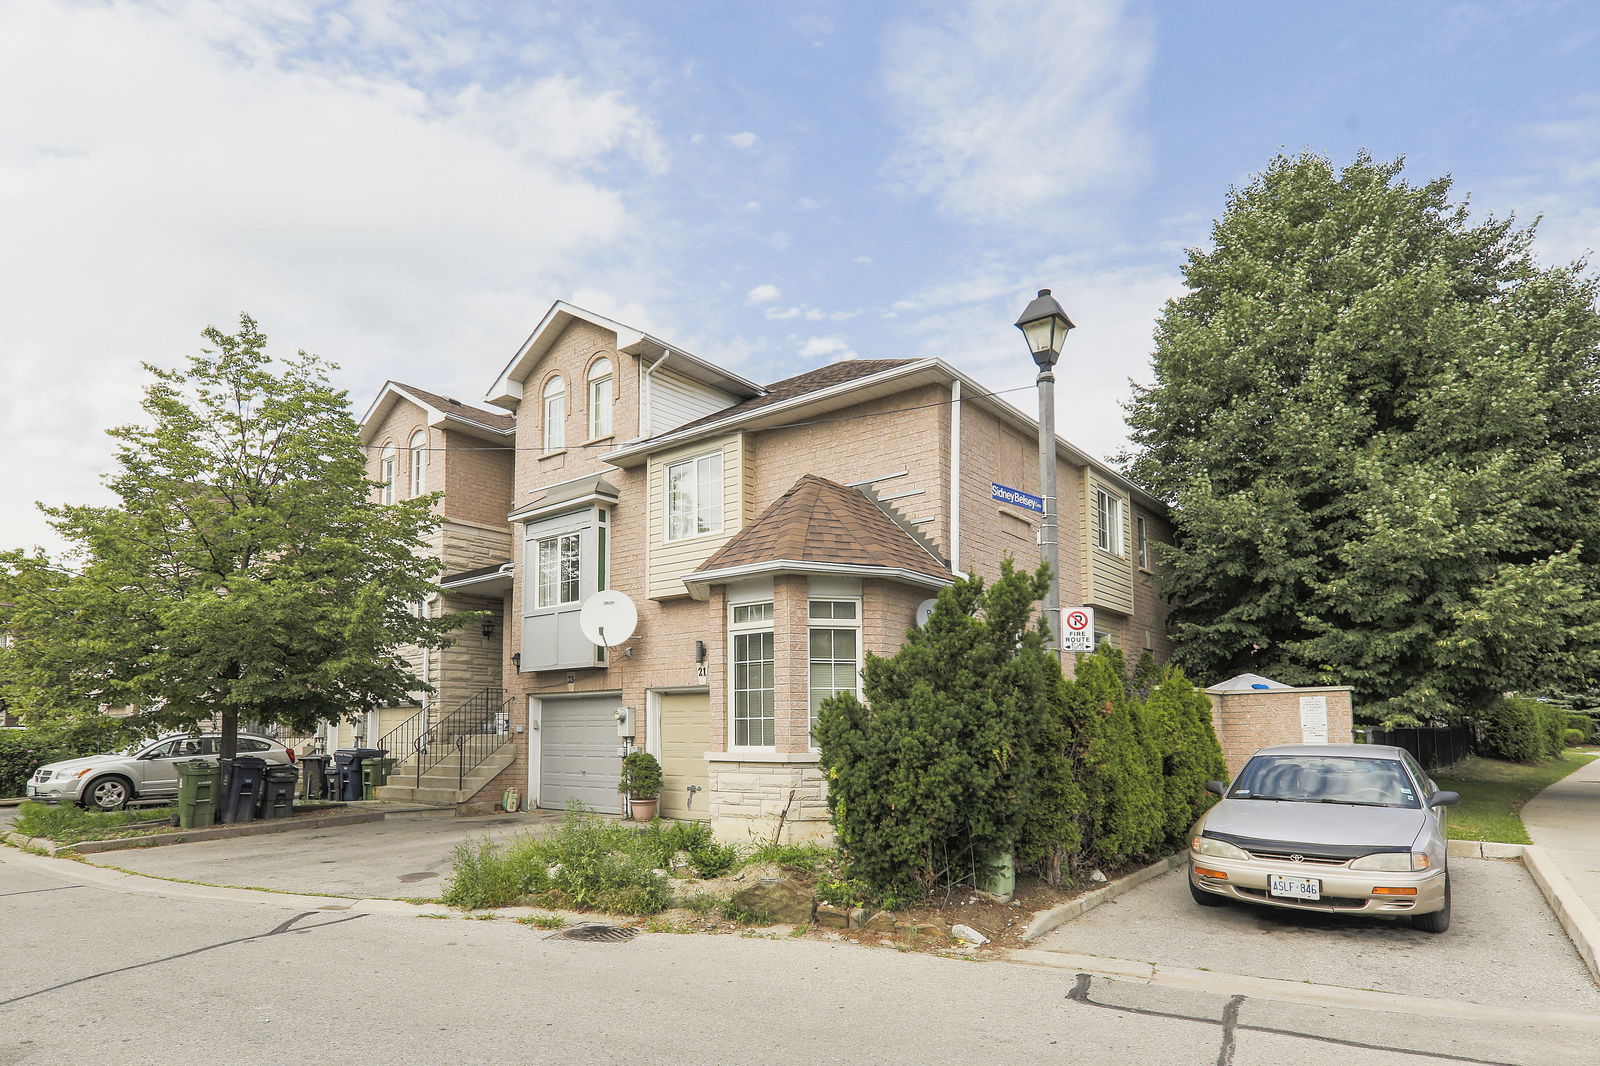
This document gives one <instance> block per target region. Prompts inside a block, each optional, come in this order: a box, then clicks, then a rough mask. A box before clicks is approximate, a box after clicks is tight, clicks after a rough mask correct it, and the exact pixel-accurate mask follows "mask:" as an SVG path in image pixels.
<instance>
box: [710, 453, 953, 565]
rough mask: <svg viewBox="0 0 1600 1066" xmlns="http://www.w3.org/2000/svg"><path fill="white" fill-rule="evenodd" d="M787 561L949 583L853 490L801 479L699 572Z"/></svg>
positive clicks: (929, 558)
mask: <svg viewBox="0 0 1600 1066" xmlns="http://www.w3.org/2000/svg"><path fill="white" fill-rule="evenodd" d="M779 559H788V560H793V561H796V562H807V563H837V564H843V565H846V566H883V567H892V568H896V569H902V570H910V571H913V572H914V573H918V574H927V575H929V576H930V577H938V578H943V579H944V580H946V581H949V580H952V579H953V577H954V575H952V574H951V573H950V571H949V569H948V568H946V567H945V565H944V564H943V563H941V562H940V561H939V560H937V559H935V558H934V557H933V556H932V555H929V554H928V552H927V550H926V549H924V548H923V547H922V545H920V544H918V543H917V542H916V541H915V540H914V539H913V538H912V536H911V534H909V533H907V532H906V531H905V530H904V529H902V528H900V526H899V525H898V524H896V523H895V521H894V519H892V518H890V517H889V516H888V515H887V514H885V513H884V511H883V509H882V508H881V507H879V506H878V505H877V504H876V503H874V502H873V501H871V500H870V499H868V498H867V497H866V495H865V494H863V493H861V492H859V491H857V490H856V489H852V488H847V487H845V486H844V485H840V484H838V483H837V482H834V481H829V480H828V479H827V478H823V477H818V476H817V475H815V474H807V475H805V476H804V477H802V478H801V479H800V480H799V481H797V482H795V484H794V487H793V488H791V489H790V490H789V491H788V492H786V493H784V494H783V495H782V496H780V497H778V499H777V500H776V501H775V502H774V503H773V504H772V506H770V507H768V508H767V509H766V510H765V511H763V512H762V513H761V514H760V515H759V516H757V518H756V520H755V521H754V522H751V523H750V524H749V525H748V526H746V527H745V528H744V529H742V530H740V531H739V533H738V534H737V535H736V536H735V537H734V538H733V539H732V540H730V541H728V543H726V544H724V545H723V546H722V547H721V548H720V549H719V550H718V551H717V552H716V554H714V555H713V556H711V558H709V559H707V560H706V561H705V563H704V564H703V565H701V567H700V571H709V570H722V569H725V568H727V567H734V566H745V565H750V564H755V563H765V562H772V561H774V560H779Z"/></svg>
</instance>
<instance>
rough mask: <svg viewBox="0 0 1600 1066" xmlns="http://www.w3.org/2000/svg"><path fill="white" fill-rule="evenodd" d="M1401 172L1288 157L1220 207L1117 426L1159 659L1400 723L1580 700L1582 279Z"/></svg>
mask: <svg viewBox="0 0 1600 1066" xmlns="http://www.w3.org/2000/svg"><path fill="white" fill-rule="evenodd" d="M1401 169H1402V165H1401V163H1400V162H1393V163H1378V162H1374V161H1373V160H1371V159H1370V158H1368V157H1366V156H1365V155H1363V156H1360V157H1358V158H1357V159H1356V160H1355V161H1354V162H1352V163H1351V164H1350V165H1349V166H1347V167H1345V168H1344V169H1342V170H1340V169H1338V168H1336V167H1334V166H1333V165H1332V164H1331V163H1330V162H1329V161H1328V160H1327V159H1325V158H1322V157H1320V156H1317V155H1312V154H1303V155H1298V156H1293V157H1279V158H1277V159H1275V160H1273V162H1272V164H1271V165H1270V166H1269V167H1268V168H1267V170H1266V171H1265V172H1264V173H1263V174H1261V175H1260V176H1258V177H1257V178H1256V179H1254V180H1253V181H1251V182H1250V183H1249V184H1248V185H1246V186H1245V187H1244V188H1242V189H1235V190H1233V191H1232V192H1231V193H1230V195H1229V199H1228V204H1227V209H1226V211H1225V213H1224V214H1223V217H1222V218H1221V220H1220V221H1218V222H1217V223H1216V225H1215V227H1214V229H1213V231H1212V247H1211V249H1210V250H1196V251H1192V252H1191V253H1190V254H1189V257H1188V261H1187V263H1186V265H1185V267H1184V278H1185V281H1186V282H1187V284H1188V288H1189V292H1188V293H1187V294H1186V295H1185V296H1183V297H1181V298H1179V299H1177V300H1174V301H1172V302H1170V303H1169V304H1168V305H1167V307H1166V309H1165V311H1164V313H1163V315H1162V318H1161V321H1160V323H1159V325H1158V328H1157V333H1156V348H1155V359H1154V363H1155V382H1154V384H1153V385H1151V386H1149V387H1144V388H1138V389H1136V390H1135V395H1134V398H1133V400H1132V402H1131V403H1130V405H1129V424H1130V426H1131V431H1132V439H1133V441H1134V445H1135V447H1134V451H1133V453H1132V456H1131V457H1132V459H1133V462H1132V466H1131V469H1132V472H1133V475H1134V477H1135V478H1136V479H1137V480H1138V481H1140V482H1141V483H1142V484H1144V485H1146V486H1148V487H1149V488H1150V489H1151V490H1152V491H1154V492H1155V493H1157V494H1158V495H1160V496H1162V497H1164V498H1165V499H1167V500H1169V501H1170V502H1171V503H1173V504H1174V511H1173V519H1174V523H1175V537H1174V539H1175V544H1174V546H1173V547H1172V548H1171V549H1170V550H1167V551H1166V552H1165V553H1164V554H1165V562H1166V564H1167V565H1166V570H1167V588H1168V591H1169V592H1171V593H1172V594H1174V596H1175V599H1176V602H1177V604H1178V606H1177V609H1176V611H1175V613H1174V615H1173V623H1174V625H1175V627H1176V633H1177V636H1178V637H1179V640H1180V642H1181V644H1180V651H1179V655H1178V659H1179V661H1180V662H1181V663H1182V664H1183V665H1184V666H1185V667H1186V668H1187V669H1188V670H1189V671H1190V673H1191V674H1192V675H1194V676H1196V677H1198V678H1199V679H1201V680H1202V682H1203V683H1204V682H1206V681H1214V680H1217V679H1219V678H1221V677H1225V676H1228V675H1230V674H1233V673H1237V672H1240V671H1245V670H1249V671H1254V672H1258V673H1263V674H1268V675H1270V676H1273V677H1275V678H1277V679H1279V680H1282V681H1286V682H1290V683H1319V682H1322V683H1328V682H1336V683H1347V684H1351V685H1353V686H1354V687H1355V690H1356V697H1357V705H1358V706H1361V707H1364V708H1365V709H1366V710H1367V711H1368V712H1369V713H1370V714H1372V715H1373V717H1375V718H1378V719H1380V720H1384V721H1387V722H1390V723H1396V724H1398V723H1413V722H1416V721H1419V720H1425V719H1430V718H1434V717H1441V716H1449V715H1452V714H1454V713H1457V712H1459V711H1460V710H1462V709H1465V708H1477V707H1482V706H1485V705H1486V704H1487V703H1488V702H1489V701H1490V700H1491V699H1493V698H1494V696H1495V695H1496V694H1497V693H1499V692H1502V691H1507V690H1519V689H1532V688H1535V687H1548V686H1551V685H1556V686H1570V687H1588V685H1587V684H1586V680H1587V679H1588V678H1591V677H1593V676H1594V667H1595V663H1596V652H1597V650H1600V624H1597V623H1600V596H1597V595H1596V593H1597V591H1600V590H1597V574H1600V570H1597V569H1596V565H1595V564H1596V563H1597V562H1600V555H1597V552H1600V530H1597V528H1596V526H1597V524H1600V508H1596V506H1595V500H1596V499H1597V498H1600V447H1597V444H1600V387H1597V386H1600V380H1597V359H1596V353H1597V343H1600V316H1597V314H1596V310H1595V297H1596V282H1595V279H1594V278H1593V277H1592V276H1590V275H1588V274H1587V272H1586V269H1585V267H1584V265H1583V264H1581V263H1579V264H1573V265H1570V266H1563V267H1554V268H1541V267H1539V266H1537V265H1536V264H1535V263H1534V261H1533V259H1532V257H1531V254H1530V248H1531V241H1532V236H1533V234H1532V230H1531V229H1525V230H1519V229H1515V228H1513V225H1512V223H1511V222H1510V221H1505V220H1488V221H1482V222H1475V221H1473V220H1472V219H1471V218H1470V217H1469V215H1468V212H1467V209H1466V207H1465V206H1464V205H1462V204H1458V203H1452V202H1451V200H1450V198H1449V191H1450V181H1449V180H1448V179H1439V180H1434V181H1430V182H1427V183H1426V184H1422V185H1410V184H1408V183H1406V182H1405V181H1403V180H1402V179H1401V177H1400V173H1401Z"/></svg>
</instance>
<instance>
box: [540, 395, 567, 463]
mask: <svg viewBox="0 0 1600 1066" xmlns="http://www.w3.org/2000/svg"><path fill="white" fill-rule="evenodd" d="M566 423H567V383H566V382H565V381H563V380H562V379H561V378H560V377H559V376H557V377H553V378H551V379H550V380H549V382H548V383H546V385H545V387H544V450H545V451H547V452H559V451H560V450H561V449H562V448H565V447H566V446H567V432H566Z"/></svg>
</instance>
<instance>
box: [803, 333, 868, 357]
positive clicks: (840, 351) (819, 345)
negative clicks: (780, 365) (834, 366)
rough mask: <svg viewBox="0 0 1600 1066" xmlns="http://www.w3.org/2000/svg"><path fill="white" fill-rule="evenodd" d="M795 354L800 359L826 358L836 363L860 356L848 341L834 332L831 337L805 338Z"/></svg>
mask: <svg viewBox="0 0 1600 1066" xmlns="http://www.w3.org/2000/svg"><path fill="white" fill-rule="evenodd" d="M796 354H797V355H798V356H799V357H800V358H801V359H809V360H813V361H815V360H818V359H827V360H828V362H830V363H836V362H838V361H840V360H841V359H859V358H861V357H860V356H859V355H857V354H856V353H855V352H854V351H853V350H852V349H851V347H850V342H849V341H847V340H845V339H844V337H842V336H840V335H838V334H834V335H833V336H831V337H810V338H807V339H806V342H805V343H804V344H802V345H800V349H799V351H798V352H796Z"/></svg>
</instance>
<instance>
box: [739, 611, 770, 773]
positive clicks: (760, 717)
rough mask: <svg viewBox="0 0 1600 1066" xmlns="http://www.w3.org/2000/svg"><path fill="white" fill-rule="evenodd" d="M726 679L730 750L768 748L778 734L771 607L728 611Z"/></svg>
mask: <svg viewBox="0 0 1600 1066" xmlns="http://www.w3.org/2000/svg"><path fill="white" fill-rule="evenodd" d="M728 638H729V640H728V643H729V645H730V646H731V647H732V649H733V655H732V666H733V670H732V672H731V676H730V677H729V679H728V680H729V689H730V692H729V695H730V697H731V698H730V700H729V703H730V704H731V706H732V710H733V714H732V719H733V720H732V723H731V724H732V727H733V747H736V748H770V747H772V746H773V744H774V743H775V737H776V735H777V729H776V721H777V701H776V698H775V696H776V691H775V684H774V673H773V655H774V650H775V649H774V645H773V641H772V604H771V603H738V604H734V605H733V606H732V607H730V608H729V609H728Z"/></svg>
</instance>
